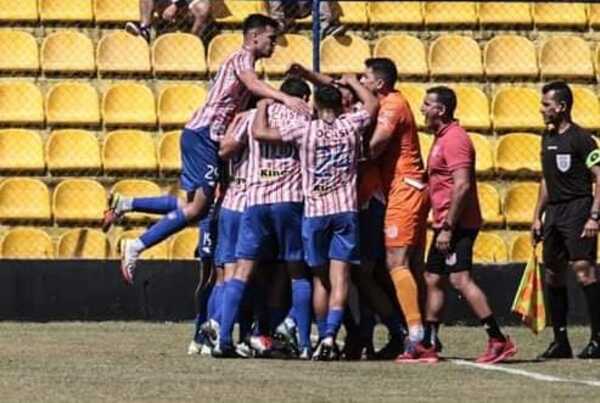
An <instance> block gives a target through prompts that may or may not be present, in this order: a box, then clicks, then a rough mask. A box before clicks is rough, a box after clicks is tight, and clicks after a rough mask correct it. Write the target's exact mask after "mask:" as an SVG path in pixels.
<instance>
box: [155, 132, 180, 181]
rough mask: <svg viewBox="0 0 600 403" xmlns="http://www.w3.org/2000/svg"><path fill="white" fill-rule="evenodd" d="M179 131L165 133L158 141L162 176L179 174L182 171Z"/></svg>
mask: <svg viewBox="0 0 600 403" xmlns="http://www.w3.org/2000/svg"><path fill="white" fill-rule="evenodd" d="M180 138H181V132H180V131H179V130H175V131H171V132H167V133H164V134H163V135H162V136H160V140H159V141H158V167H159V170H160V173H161V174H162V175H172V174H177V173H179V171H180V170H181V153H180V149H179V141H180Z"/></svg>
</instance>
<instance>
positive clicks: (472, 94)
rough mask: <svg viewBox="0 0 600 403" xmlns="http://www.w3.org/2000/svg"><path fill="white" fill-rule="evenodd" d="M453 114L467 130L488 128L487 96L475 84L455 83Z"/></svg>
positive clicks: (488, 109) (488, 105)
mask: <svg viewBox="0 0 600 403" xmlns="http://www.w3.org/2000/svg"><path fill="white" fill-rule="evenodd" d="M454 92H455V93H456V99H457V104H456V111H455V116H456V118H457V119H458V120H459V121H460V124H461V126H462V127H464V128H465V129H468V130H471V129H473V130H489V128H490V126H491V122H490V103H489V101H488V99H487V96H486V95H485V94H484V93H483V91H481V90H480V89H479V88H477V87H475V86H464V85H457V86H455V87H454Z"/></svg>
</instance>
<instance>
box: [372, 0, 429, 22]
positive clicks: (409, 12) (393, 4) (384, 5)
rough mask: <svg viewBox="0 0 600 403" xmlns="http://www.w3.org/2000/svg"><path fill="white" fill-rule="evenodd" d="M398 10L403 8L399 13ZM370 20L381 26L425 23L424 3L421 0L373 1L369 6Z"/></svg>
mask: <svg viewBox="0 0 600 403" xmlns="http://www.w3.org/2000/svg"><path fill="white" fill-rule="evenodd" d="M398 10H402V12H401V13H398ZM368 15H369V22H370V23H371V25H373V26H375V27H379V26H384V27H388V26H410V27H415V26H420V25H423V4H422V2H420V1H372V2H369V6H368Z"/></svg>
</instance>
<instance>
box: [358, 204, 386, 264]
mask: <svg viewBox="0 0 600 403" xmlns="http://www.w3.org/2000/svg"><path fill="white" fill-rule="evenodd" d="M384 218H385V205H384V204H383V203H382V202H380V201H379V200H377V199H375V198H371V200H369V207H368V208H367V209H365V210H361V211H360V212H359V213H358V221H359V227H360V258H361V260H364V261H366V262H374V261H376V260H378V259H382V258H384V257H385V235H384V232H383V228H384V227H383V223H384Z"/></svg>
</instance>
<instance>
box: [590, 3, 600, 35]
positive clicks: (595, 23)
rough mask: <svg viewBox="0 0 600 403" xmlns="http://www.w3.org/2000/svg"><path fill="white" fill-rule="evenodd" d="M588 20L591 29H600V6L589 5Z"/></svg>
mask: <svg viewBox="0 0 600 403" xmlns="http://www.w3.org/2000/svg"><path fill="white" fill-rule="evenodd" d="M588 20H589V23H590V28H592V29H598V27H600V4H598V3H592V4H589V8H588Z"/></svg>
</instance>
